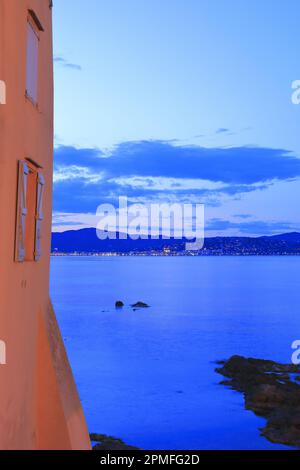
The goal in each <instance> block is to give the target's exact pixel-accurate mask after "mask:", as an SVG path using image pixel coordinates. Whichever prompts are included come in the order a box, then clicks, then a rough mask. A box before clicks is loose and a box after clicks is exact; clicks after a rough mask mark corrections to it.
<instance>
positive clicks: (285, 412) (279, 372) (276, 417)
mask: <svg viewBox="0 0 300 470" xmlns="http://www.w3.org/2000/svg"><path fill="white" fill-rule="evenodd" d="M218 365H219V366H221V367H217V368H216V372H218V373H219V374H222V375H223V376H224V377H226V380H223V381H222V382H221V384H223V385H227V386H229V387H231V388H232V389H233V390H237V391H239V392H241V393H243V395H244V399H245V408H246V409H247V410H251V411H253V412H254V413H255V414H256V415H257V416H262V417H264V418H266V420H267V424H266V426H265V427H264V428H262V429H261V430H260V431H261V434H262V435H263V436H265V437H266V438H267V439H268V440H269V441H271V442H274V443H277V444H285V445H289V446H295V447H300V385H299V384H297V383H295V382H294V379H293V377H292V376H291V375H290V374H298V375H299V372H300V367H299V366H296V365H293V364H279V363H277V362H274V361H269V360H262V359H252V358H245V357H242V356H232V357H231V358H230V359H229V360H228V361H219V362H218Z"/></svg>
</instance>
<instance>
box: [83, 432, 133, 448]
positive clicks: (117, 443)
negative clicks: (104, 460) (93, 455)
mask: <svg viewBox="0 0 300 470" xmlns="http://www.w3.org/2000/svg"><path fill="white" fill-rule="evenodd" d="M90 439H91V441H92V442H97V444H96V445H94V447H93V450H139V448H138V447H133V446H129V445H127V444H125V442H123V441H122V440H121V439H118V438H116V437H112V436H107V435H106V434H90Z"/></svg>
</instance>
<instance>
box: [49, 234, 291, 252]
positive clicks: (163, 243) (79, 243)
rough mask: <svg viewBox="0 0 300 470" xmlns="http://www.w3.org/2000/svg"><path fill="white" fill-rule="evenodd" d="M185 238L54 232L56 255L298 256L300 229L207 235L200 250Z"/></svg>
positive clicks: (53, 244)
mask: <svg viewBox="0 0 300 470" xmlns="http://www.w3.org/2000/svg"><path fill="white" fill-rule="evenodd" d="M186 242H187V240H186V239H175V238H171V239H163V238H162V237H159V238H157V239H151V238H147V239H138V240H132V239H130V238H128V239H120V238H119V237H118V234H116V238H115V239H113V238H107V239H105V240H100V239H99V238H98V237H97V235H96V230H95V229H93V228H87V229H81V230H68V231H65V232H54V233H52V249H51V254H52V255H53V256H70V255H72V256H298V255H300V233H298V232H291V233H285V234H279V235H272V236H261V237H208V238H206V239H205V241H204V246H203V248H202V249H201V250H186V249H185V245H186Z"/></svg>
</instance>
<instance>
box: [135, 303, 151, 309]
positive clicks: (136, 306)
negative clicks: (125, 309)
mask: <svg viewBox="0 0 300 470" xmlns="http://www.w3.org/2000/svg"><path fill="white" fill-rule="evenodd" d="M131 307H132V308H149V307H150V305H148V304H146V303H145V302H136V303H135V304H132V305H131Z"/></svg>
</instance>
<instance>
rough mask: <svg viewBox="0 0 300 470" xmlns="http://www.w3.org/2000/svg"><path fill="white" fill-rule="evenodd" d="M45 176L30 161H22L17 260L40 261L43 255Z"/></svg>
mask: <svg viewBox="0 0 300 470" xmlns="http://www.w3.org/2000/svg"><path fill="white" fill-rule="evenodd" d="M43 191H44V177H43V175H42V173H41V171H40V169H39V168H38V167H37V166H35V165H34V164H33V163H32V162H29V161H20V162H19V169H18V201H17V220H16V244H15V260H16V261H18V262H23V261H38V260H39V259H40V257H41V237H42V220H43Z"/></svg>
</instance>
